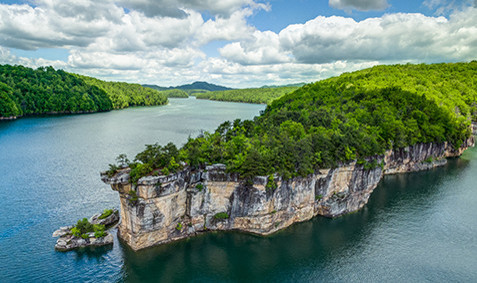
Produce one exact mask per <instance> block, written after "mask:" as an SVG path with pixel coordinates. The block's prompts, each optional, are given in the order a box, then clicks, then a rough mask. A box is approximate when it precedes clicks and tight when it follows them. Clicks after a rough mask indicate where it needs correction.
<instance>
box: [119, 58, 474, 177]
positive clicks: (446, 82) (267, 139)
mask: <svg viewBox="0 0 477 283" xmlns="http://www.w3.org/2000/svg"><path fill="white" fill-rule="evenodd" d="M476 94H477V62H471V63H456V64H435V65H425V64H421V65H410V64H408V65H394V66H377V67H374V68H370V69H366V70H362V71H357V72H354V73H347V74H343V75H341V76H339V77H335V78H331V79H327V80H323V81H319V82H317V83H314V84H308V85H305V86H303V87H302V88H299V89H298V90H296V91H294V92H292V93H290V94H286V95H284V96H282V97H281V98H279V99H277V100H275V101H273V102H272V103H271V104H270V105H269V106H268V107H267V108H266V110H265V111H264V112H263V113H262V114H261V115H260V116H258V117H255V119H254V120H244V121H241V120H235V121H234V122H228V121H227V122H224V123H223V124H221V125H220V126H219V127H218V128H217V129H216V130H215V132H213V133H208V132H206V133H204V134H202V135H200V136H198V137H196V138H189V140H188V141H187V143H186V144H185V145H184V146H183V147H182V148H180V149H177V148H176V147H175V146H174V145H173V144H168V145H167V146H165V147H162V146H160V145H158V144H155V145H148V146H147V147H146V150H145V151H144V152H142V153H139V154H138V155H137V156H136V159H135V160H134V161H133V162H128V165H129V167H130V168H131V169H132V171H131V177H132V181H133V182H135V181H137V180H138V179H139V178H140V177H141V176H144V175H147V174H152V173H153V172H158V171H159V170H161V171H162V173H163V174H169V173H170V172H174V171H176V170H179V169H180V168H182V165H179V164H183V165H184V164H188V165H189V166H193V167H201V166H204V165H207V164H213V163H223V164H226V166H227V170H228V171H229V172H237V173H240V174H241V176H242V177H243V178H245V179H250V178H252V177H254V176H258V175H260V176H264V175H271V174H275V173H278V174H280V175H281V176H283V177H284V178H291V177H294V176H306V175H308V174H310V173H312V172H314V171H315V170H317V169H319V168H330V167H336V166H338V165H339V164H343V163H346V162H350V161H353V160H357V161H358V163H359V164H365V166H378V165H377V164H367V162H368V161H367V160H368V159H367V158H368V157H372V156H375V155H380V154H383V153H384V152H385V151H386V150H388V149H398V148H403V147H406V146H409V145H414V144H417V143H430V142H436V143H440V142H444V141H447V142H449V143H450V145H451V146H453V147H454V148H458V147H460V146H461V145H462V143H463V142H464V140H465V139H467V138H468V137H469V136H470V135H471V131H470V123H471V120H472V119H473V120H475V119H476V116H477V115H476V114H477V111H476V101H477V100H476V98H477V95H476ZM123 157H124V156H123ZM123 160H124V159H123ZM111 166H112V167H111V172H114V170H115V169H117V167H115V165H111Z"/></svg>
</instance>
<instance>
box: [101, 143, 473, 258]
mask: <svg viewBox="0 0 477 283" xmlns="http://www.w3.org/2000/svg"><path fill="white" fill-rule="evenodd" d="M473 145H474V139H473V138H470V139H469V140H467V141H466V142H465V143H464V144H463V145H462V147H461V148H460V149H459V150H453V149H452V148H451V147H450V146H448V144H447V143H440V144H417V145H415V146H410V147H406V148H403V149H399V150H390V151H387V152H386V153H385V154H384V155H382V156H376V157H373V158H369V159H368V160H367V162H366V163H365V164H357V163H356V162H353V163H349V164H344V165H342V166H339V167H337V168H333V169H320V170H319V171H317V172H315V173H314V174H311V175H309V176H307V177H304V178H303V177H300V178H294V179H291V180H282V179H281V178H280V177H276V178H275V180H274V182H275V184H276V188H275V189H271V188H267V182H268V179H267V178H266V177H256V178H255V179H254V182H253V185H252V184H248V185H247V184H245V183H244V182H242V180H240V178H239V176H238V175H237V174H233V173H232V174H231V173H226V172H225V166H224V165H221V164H216V165H213V166H208V167H207V168H206V170H195V171H194V170H191V169H185V170H183V171H181V172H178V173H176V174H171V175H169V176H148V177H144V178H141V179H140V180H139V182H138V184H137V185H136V186H134V185H132V184H130V183H129V169H123V170H121V171H120V172H118V173H117V174H116V175H115V176H113V177H111V178H110V177H108V176H107V175H105V174H103V175H102V180H103V181H104V182H105V183H108V184H110V185H111V187H112V188H113V189H114V190H116V191H118V192H119V196H120V200H121V222H120V225H119V236H120V237H121V238H122V239H123V240H124V241H126V242H127V243H128V244H129V245H130V246H131V247H132V248H133V249H134V250H139V249H143V248H146V247H150V246H153V245H158V244H161V243H166V242H170V241H173V240H177V239H181V238H185V237H189V236H192V235H195V234H197V233H200V232H204V231H208V230H240V231H246V232H251V233H256V234H261V235H267V234H270V233H273V232H276V231H277V230H280V229H283V228H285V227H288V226H290V225H291V224H293V223H296V222H302V221H306V220H309V219H311V218H312V217H314V216H317V215H322V216H325V217H337V216H340V215H343V214H346V213H350V212H353V211H356V210H359V209H360V208H362V207H363V206H364V205H365V204H366V203H367V202H368V199H369V196H370V195H371V193H372V192H373V190H374V189H375V188H376V186H377V184H378V183H379V181H380V180H381V178H382V177H383V175H385V174H397V173H404V172H413V171H420V170H427V169H430V168H433V167H436V166H442V165H444V164H446V162H447V161H446V159H445V158H446V157H455V156H459V155H461V154H462V152H463V151H464V150H465V149H466V148H468V147H470V146H473ZM370 164H374V166H370ZM269 187H272V186H269Z"/></svg>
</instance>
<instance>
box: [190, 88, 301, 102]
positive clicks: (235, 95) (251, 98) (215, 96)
mask: <svg viewBox="0 0 477 283" xmlns="http://www.w3.org/2000/svg"><path fill="white" fill-rule="evenodd" d="M298 88H299V87H298V86H285V87H271V88H247V89H233V90H225V91H213V92H206V93H200V94H196V97H197V98H198V99H210V100H219V101H232V102H245V103H263V104H269V103H270V102H272V101H273V100H275V99H277V98H279V97H281V96H283V95H285V94H287V93H290V92H292V91H294V90H297V89H298Z"/></svg>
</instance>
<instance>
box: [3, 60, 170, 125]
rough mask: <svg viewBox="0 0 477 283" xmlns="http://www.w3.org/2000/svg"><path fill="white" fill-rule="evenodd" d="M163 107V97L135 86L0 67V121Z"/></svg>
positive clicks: (46, 69)
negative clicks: (60, 114)
mask: <svg viewBox="0 0 477 283" xmlns="http://www.w3.org/2000/svg"><path fill="white" fill-rule="evenodd" d="M165 103H167V97H166V95H165V94H162V93H160V92H158V91H155V90H152V89H147V88H143V87H141V86H140V85H137V84H127V83H112V82H104V81H100V80H97V79H94V78H89V77H84V76H79V75H75V74H70V73H67V72H65V71H63V70H55V69H54V68H52V67H41V68H38V69H36V70H34V69H31V68H27V67H23V66H11V65H0V118H1V117H16V116H22V115H33V114H52V113H84V112H98V111H107V110H111V109H117V108H124V107H128V106H136V105H160V104H165Z"/></svg>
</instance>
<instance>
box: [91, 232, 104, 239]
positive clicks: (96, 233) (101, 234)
mask: <svg viewBox="0 0 477 283" xmlns="http://www.w3.org/2000/svg"><path fill="white" fill-rule="evenodd" d="M106 235H107V233H106V232H105V231H96V232H94V237H95V238H98V239H99V238H104V237H106Z"/></svg>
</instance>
